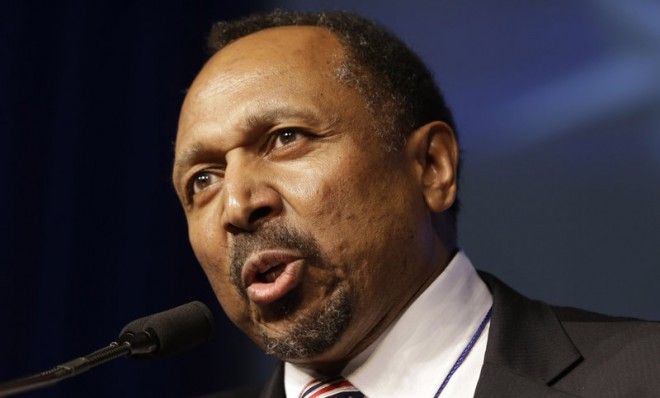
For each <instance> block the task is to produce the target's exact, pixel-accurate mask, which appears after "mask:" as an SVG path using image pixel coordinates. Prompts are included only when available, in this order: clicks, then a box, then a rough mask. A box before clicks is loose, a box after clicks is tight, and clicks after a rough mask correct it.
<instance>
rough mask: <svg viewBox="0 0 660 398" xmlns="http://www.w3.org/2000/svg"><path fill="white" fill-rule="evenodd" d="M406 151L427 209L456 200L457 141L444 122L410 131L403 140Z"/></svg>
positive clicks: (443, 207)
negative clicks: (406, 138)
mask: <svg viewBox="0 0 660 398" xmlns="http://www.w3.org/2000/svg"><path fill="white" fill-rule="evenodd" d="M406 153H407V155H408V157H409V159H410V160H412V162H413V168H414V172H415V175H416V176H417V178H418V181H419V184H420V186H421V188H422V193H423V195H424V199H425V201H426V204H427V205H428V207H429V209H431V210H432V211H434V212H436V213H440V212H442V211H445V210H447V209H448V208H449V207H451V205H452V204H453V203H454V201H455V200H456V190H457V181H456V179H457V170H458V157H459V154H458V153H459V151H458V143H457V142H456V135H455V134H454V131H453V130H452V128H451V127H449V125H447V123H445V122H441V121H434V122H431V123H427V124H425V125H423V126H422V127H420V128H418V129H417V130H415V131H413V133H412V134H411V135H410V137H409V138H408V140H407V141H406Z"/></svg>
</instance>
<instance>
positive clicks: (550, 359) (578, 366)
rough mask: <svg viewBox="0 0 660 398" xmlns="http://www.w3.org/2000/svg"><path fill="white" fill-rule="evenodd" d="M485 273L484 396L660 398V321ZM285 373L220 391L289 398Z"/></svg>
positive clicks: (480, 397) (238, 397)
mask: <svg viewBox="0 0 660 398" xmlns="http://www.w3.org/2000/svg"><path fill="white" fill-rule="evenodd" d="M480 275H481V277H482V279H483V280H484V281H485V282H486V284H487V285H488V287H489V289H490V290H491V292H492V294H493V317H492V320H491V325H490V331H489V334H488V344H487V347H486V357H485V360H484V366H483V368H482V369H481V374H480V376H479V382H478V384H477V390H476V392H475V397H476V398H487V397H599V398H600V397H635V398H641V397H660V323H657V322H646V321H639V320H635V319H626V318H614V317H608V316H604V315H600V314H595V313H591V312H586V311H582V310H577V309H574V308H566V307H553V306H549V305H547V304H545V303H542V302H539V301H535V300H530V299H528V298H526V297H524V296H522V295H520V294H518V293H517V292H515V291H513V290H512V289H511V288H509V287H508V286H506V285H505V284H504V283H502V282H501V281H499V280H498V279H497V278H495V277H494V276H492V275H490V274H487V273H480ZM283 376H284V367H283V366H282V365H280V366H279V367H278V368H277V370H276V371H275V374H273V376H272V377H271V379H270V380H269V381H268V382H267V383H266V385H265V386H264V387H263V388H262V389H261V391H259V390H253V391H251V390H243V391H233V392H225V393H221V394H216V395H213V396H214V397H218V398H221V397H227V398H230V397H231V398H248V397H249V398H256V397H259V398H284V397H285V395H284V378H283ZM371 398H378V397H371Z"/></svg>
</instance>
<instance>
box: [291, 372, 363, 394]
mask: <svg viewBox="0 0 660 398" xmlns="http://www.w3.org/2000/svg"><path fill="white" fill-rule="evenodd" d="M299 398H364V394H362V393H361V392H360V390H358V389H357V388H355V386H354V385H353V384H351V382H350V381H348V380H346V379H344V378H343V377H341V376H339V377H332V378H327V379H322V380H313V381H312V382H310V383H309V384H307V385H306V386H305V388H303V391H302V393H300V397H299Z"/></svg>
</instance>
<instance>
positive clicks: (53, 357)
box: [0, 0, 660, 397]
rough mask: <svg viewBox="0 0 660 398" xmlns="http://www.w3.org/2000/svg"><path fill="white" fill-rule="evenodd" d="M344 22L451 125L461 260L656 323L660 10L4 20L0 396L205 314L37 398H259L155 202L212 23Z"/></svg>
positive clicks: (5, 10)
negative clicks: (135, 331)
mask: <svg viewBox="0 0 660 398" xmlns="http://www.w3.org/2000/svg"><path fill="white" fill-rule="evenodd" d="M274 7H284V8H293V9H305V10H309V9H324V8H325V9H349V10H355V11H358V12H359V13H361V14H363V15H365V16H367V17H371V18H374V19H376V20H377V21H379V22H381V23H383V24H384V25H386V26H387V27H389V28H390V29H392V30H393V31H394V32H396V33H397V34H398V35H400V36H401V37H402V38H403V39H404V40H405V41H407V42H408V43H409V44H410V45H411V46H412V47H413V48H414V49H415V50H416V51H417V52H418V53H419V54H420V55H421V56H422V58H423V59H424V60H425V61H426V62H427V63H428V65H429V66H430V68H431V69H432V70H433V71H434V73H435V75H436V79H437V80H438V82H439V83H440V85H441V87H442V88H443V91H444V93H445V96H446V97H447V100H448V102H449V103H450V104H451V106H452V108H453V110H454V112H455V115H456V119H457V121H458V125H459V129H460V133H461V138H462V139H461V143H462V147H463V148H462V149H463V152H462V154H463V159H464V169H463V176H462V181H461V188H460V195H461V199H462V204H463V210H462V213H461V217H460V224H459V227H460V243H461V245H462V246H463V247H464V248H465V249H466V251H467V253H468V255H469V256H470V257H471V258H472V260H473V261H474V262H475V264H476V265H477V267H479V268H481V269H485V270H488V271H491V272H493V273H495V274H496V275H498V276H500V277H502V278H503V279H504V280H505V281H507V282H508V283H510V284H511V285H513V286H514V287H515V288H516V289H518V290H521V291H522V292H524V293H525V294H527V295H530V296H533V297H536V298H541V299H544V300H547V301H550V302H552V303H558V304H567V305H574V306H580V307H586V308H589V309H592V310H597V311H602V312H608V313H612V314H622V315H630V316H638V317H645V318H656V319H658V318H660V306H658V303H659V302H660V296H659V295H658V288H657V286H658V282H659V281H660V267H659V265H660V264H659V260H658V259H659V258H660V244H659V242H660V240H659V239H660V30H659V29H658V27H659V26H660V6H658V5H657V4H656V3H655V2H649V1H645V0H629V1H626V2H620V1H616V0H598V1H583V2H575V1H570V0H562V1H553V2H547V1H518V0H502V1H496V2H493V1H479V0H471V1H460V2H438V1H428V0H411V1H406V2H388V1H380V0H363V1H360V2H355V1H349V0H333V1H330V0H300V1H299V0H286V1H284V0H270V1H266V0H264V1H261V2H254V3H251V4H247V5H246V4H243V3H240V4H239V2H220V1H210V0H204V1H202V0H180V1H160V2H156V1H112V2H110V1H93V2H83V1H78V2H73V1H68V2H67V1H62V2H57V4H54V2H46V1H41V2H36V1H19V0H16V1H13V2H12V1H10V2H4V3H2V9H0V21H1V26H0V44H1V45H2V47H0V93H1V94H0V162H1V163H0V181H1V184H0V187H1V188H0V193H1V194H0V234H1V235H0V380H6V379H9V378H12V377H17V376H21V375H23V374H26V373H30V372H33V371H37V370H42V369H46V368H48V367H50V366H52V365H54V364H56V363H59V362H61V361H64V360H67V359H70V358H73V357H75V356H77V355H81V354H84V353H87V352H89V351H91V350H93V349H96V348H97V347H99V346H101V345H103V344H105V343H107V342H108V341H110V340H111V339H113V338H114V337H115V336H116V333H117V332H118V331H119V329H120V328H121V327H122V326H123V325H124V324H125V323H126V322H127V321H129V320H131V319H133V318H136V317H139V316H142V315H145V314H148V313H151V312H155V311H159V310H163V309H166V308H169V307H172V306H175V305H178V304H180V303H183V302H186V301H189V300H193V299H201V300H203V301H205V302H207V303H208V304H209V305H210V306H211V308H212V310H213V311H214V312H215V313H216V315H217V319H218V320H217V325H218V333H217V336H216V338H215V340H214V341H213V342H212V343H211V344H207V345H206V346H204V347H203V348H199V349H196V350H194V351H192V352H190V353H189V354H185V355H181V356H179V357H175V358H172V359H166V360H161V361H154V362H136V361H127V360H120V361H118V362H116V363H113V364H109V365H106V366H103V367H101V368H98V369H96V370H94V371H92V372H89V373H88V374H84V375H82V376H80V377H79V378H77V379H75V380H71V381H65V382H63V383H61V384H60V385H58V386H57V387H55V388H52V389H50V390H47V391H44V392H40V393H35V394H31V395H33V396H40V397H41V396H44V397H60V396H61V397H69V396H89V395H92V394H94V395H96V396H98V397H104V396H108V397H110V396H183V395H195V394H200V393H203V392H207V391H212V390H214V389H217V388H225V387H230V386H237V385H241V384H245V383H254V382H255V380H257V381H258V380H263V379H264V378H265V377H266V376H267V374H268V370H269V368H270V367H271V366H272V361H269V360H267V359H266V358H265V357H264V356H263V355H261V354H260V353H259V352H258V351H257V350H256V349H255V348H254V347H253V346H252V345H251V344H250V343H249V342H248V341H247V339H246V338H245V337H243V336H242V334H241V333H240V332H238V331H237V330H236V329H235V328H233V327H232V326H231V325H230V324H229V322H228V321H227V319H226V317H225V316H224V315H222V313H221V311H220V308H219V306H218V304H217V302H216V300H215V298H214V297H213V295H212V293H211V290H210V288H209V287H208V284H207V282H206V280H205V278H204V276H203V273H202V271H201V270H200V269H199V267H198V265H197V263H196V261H195V259H194V258H193V255H192V252H191V250H190V248H189V245H188V243H187V236H186V229H185V221H184V217H183V213H182V211H181V210H180V209H179V205H178V203H177V200H176V198H175V195H174V192H173V190H172V189H171V187H170V182H169V173H170V166H171V157H172V141H173V139H174V134H175V130H176V120H177V116H178V108H179V106H180V103H181V100H182V98H183V94H184V90H185V88H186V87H187V86H188V85H189V83H190V82H191V80H192V78H193V76H194V74H195V72H196V71H197V70H198V69H199V67H200V66H201V65H202V63H203V61H204V58H205V56H204V41H205V40H204V38H205V34H206V32H207V31H208V29H209V26H210V24H211V23H212V21H215V20H218V19H229V18H233V17H236V16H241V15H246V14H248V13H250V12H252V11H256V10H258V11H260V10H267V9H271V8H274Z"/></svg>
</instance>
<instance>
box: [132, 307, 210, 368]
mask: <svg viewBox="0 0 660 398" xmlns="http://www.w3.org/2000/svg"><path fill="white" fill-rule="evenodd" d="M143 331H145V332H147V333H149V334H150V335H152V337H155V338H156V340H157V341H158V343H157V344H158V348H157V349H156V350H155V351H154V352H152V353H149V354H138V355H133V356H138V357H162V356H166V355H171V354H175V353H178V352H181V351H185V350H187V349H189V348H192V347H193V346H196V345H197V344H200V343H203V342H205V341H207V340H209V339H210V338H211V336H212V335H213V315H212V314H211V311H210V310H209V309H208V307H206V305H205V304H204V303H202V302H199V301H192V302H190V303H188V304H184V305H181V306H178V307H175V308H172V309H169V310H167V311H163V312H159V313H157V314H153V315H149V316H146V317H144V318H140V319H136V320H134V321H132V322H130V323H129V324H128V325H126V326H125V327H124V328H123V329H122V331H121V333H120V336H121V335H123V334H125V333H133V334H136V333H140V332H143Z"/></svg>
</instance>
